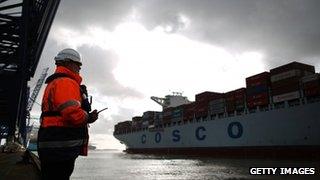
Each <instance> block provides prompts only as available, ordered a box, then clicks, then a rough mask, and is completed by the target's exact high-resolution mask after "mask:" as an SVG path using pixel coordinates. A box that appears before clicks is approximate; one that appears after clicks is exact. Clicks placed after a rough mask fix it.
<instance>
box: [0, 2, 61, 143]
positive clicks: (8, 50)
mask: <svg viewBox="0 0 320 180" xmlns="http://www.w3.org/2000/svg"><path fill="white" fill-rule="evenodd" d="M59 3H60V0H0V138H8V137H10V139H11V138H12V139H14V137H16V135H17V134H18V136H20V135H23V134H25V132H26V117H27V104H28V98H29V87H28V81H29V80H30V79H31V78H32V77H33V76H34V73H35V70H36V68H37V66H38V62H39V59H40V55H41V53H42V50H43V47H44V44H45V42H46V39H47V36H48V33H49V30H50V27H51V25H52V22H53V19H54V17H55V14H56V11H57V8H58V6H59Z"/></svg>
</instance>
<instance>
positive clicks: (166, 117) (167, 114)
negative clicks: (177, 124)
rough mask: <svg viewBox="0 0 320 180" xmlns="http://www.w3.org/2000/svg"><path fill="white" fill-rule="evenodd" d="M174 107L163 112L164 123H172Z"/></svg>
mask: <svg viewBox="0 0 320 180" xmlns="http://www.w3.org/2000/svg"><path fill="white" fill-rule="evenodd" d="M172 111H173V107H169V108H166V109H164V110H163V112H162V122H163V123H171V118H172Z"/></svg>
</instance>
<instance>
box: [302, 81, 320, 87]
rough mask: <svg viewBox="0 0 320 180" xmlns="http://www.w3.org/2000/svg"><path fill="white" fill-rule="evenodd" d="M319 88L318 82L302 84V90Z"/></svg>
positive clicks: (319, 83) (319, 82)
mask: <svg viewBox="0 0 320 180" xmlns="http://www.w3.org/2000/svg"><path fill="white" fill-rule="evenodd" d="M318 86H320V80H314V81H308V82H305V83H303V84H302V88H303V89H308V88H315V87H318Z"/></svg>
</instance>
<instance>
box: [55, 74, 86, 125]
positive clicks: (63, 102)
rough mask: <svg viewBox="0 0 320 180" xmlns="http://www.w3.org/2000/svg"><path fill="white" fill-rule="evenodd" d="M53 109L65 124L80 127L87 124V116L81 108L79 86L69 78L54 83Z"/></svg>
mask: <svg viewBox="0 0 320 180" xmlns="http://www.w3.org/2000/svg"><path fill="white" fill-rule="evenodd" d="M54 94H55V96H54V98H55V99H54V102H55V107H56V108H57V110H58V111H59V112H60V113H61V116H62V118H63V120H64V121H66V123H67V124H72V125H74V126H81V125H84V124H86V123H87V119H88V114H87V112H85V111H84V110H83V109H82V108H81V95H80V89H79V85H78V84H77V83H76V82H74V81H73V80H71V79H69V78H61V79H59V80H57V81H56V86H55V93H54Z"/></svg>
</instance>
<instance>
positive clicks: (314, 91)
mask: <svg viewBox="0 0 320 180" xmlns="http://www.w3.org/2000/svg"><path fill="white" fill-rule="evenodd" d="M304 95H305V96H306V97H311V96H319V95H320V86H318V87H313V88H307V89H304Z"/></svg>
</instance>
